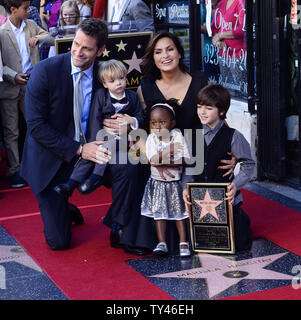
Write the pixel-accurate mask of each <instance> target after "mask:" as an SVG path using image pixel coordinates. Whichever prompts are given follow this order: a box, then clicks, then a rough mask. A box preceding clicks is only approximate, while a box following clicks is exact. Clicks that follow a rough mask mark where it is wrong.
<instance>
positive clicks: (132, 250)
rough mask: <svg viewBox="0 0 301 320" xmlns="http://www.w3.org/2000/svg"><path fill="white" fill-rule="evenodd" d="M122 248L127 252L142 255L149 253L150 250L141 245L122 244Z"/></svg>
mask: <svg viewBox="0 0 301 320" xmlns="http://www.w3.org/2000/svg"><path fill="white" fill-rule="evenodd" d="M123 250H124V251H125V252H126V253H129V254H135V255H137V256H144V255H146V254H150V253H151V250H149V249H146V248H141V247H133V246H126V245H125V246H123Z"/></svg>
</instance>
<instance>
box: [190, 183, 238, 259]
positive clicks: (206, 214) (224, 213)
mask: <svg viewBox="0 0 301 320" xmlns="http://www.w3.org/2000/svg"><path fill="white" fill-rule="evenodd" d="M227 186H228V183H188V184H187V188H188V192H189V196H190V201H191V203H192V205H191V210H190V216H189V224H190V234H191V242H192V248H193V250H194V251H196V252H210V253H230V254H234V253H235V243H234V224H233V211H232V205H230V204H229V201H228V200H224V199H225V198H226V192H227Z"/></svg>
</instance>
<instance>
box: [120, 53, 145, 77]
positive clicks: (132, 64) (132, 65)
mask: <svg viewBox="0 0 301 320" xmlns="http://www.w3.org/2000/svg"><path fill="white" fill-rule="evenodd" d="M123 62H125V63H126V64H128V65H129V70H128V74H129V73H130V72H131V71H132V70H137V71H138V72H140V73H141V69H140V63H141V62H142V59H138V58H137V55H136V52H135V51H134V53H133V56H132V59H130V60H123Z"/></svg>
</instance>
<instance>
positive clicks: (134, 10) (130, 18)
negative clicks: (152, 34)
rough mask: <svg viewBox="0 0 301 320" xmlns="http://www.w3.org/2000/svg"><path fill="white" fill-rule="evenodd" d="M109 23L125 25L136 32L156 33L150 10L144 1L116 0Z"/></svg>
mask: <svg viewBox="0 0 301 320" xmlns="http://www.w3.org/2000/svg"><path fill="white" fill-rule="evenodd" d="M109 21H110V22H113V23H125V24H127V27H128V29H132V30H135V31H154V22H153V17H152V14H151V11H150V8H149V7H148V5H147V4H146V3H145V2H144V1H143V0H115V4H114V6H113V10H112V15H111V19H110V20H109ZM131 22H134V23H133V24H132V23H131ZM113 30H114V28H113Z"/></svg>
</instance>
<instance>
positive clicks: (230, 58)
mask: <svg viewBox="0 0 301 320" xmlns="http://www.w3.org/2000/svg"><path fill="white" fill-rule="evenodd" d="M245 18H246V13H245V0H221V1H220V2H219V3H218V5H217V7H216V10H215V12H214V18H213V21H212V24H211V28H212V35H213V37H212V43H213V45H214V46H216V47H217V48H218V61H219V68H220V78H221V79H220V81H219V83H224V84H227V85H229V88H231V86H233V84H234V85H237V86H239V87H240V90H241V91H242V92H244V88H245V85H246V83H247V72H246V62H245V61H246V38H245ZM235 91H236V90H232V89H230V92H231V93H232V95H233V94H236V92H235Z"/></svg>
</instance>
